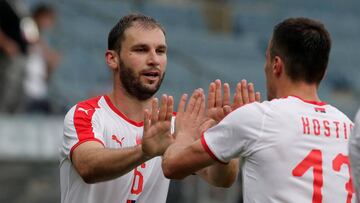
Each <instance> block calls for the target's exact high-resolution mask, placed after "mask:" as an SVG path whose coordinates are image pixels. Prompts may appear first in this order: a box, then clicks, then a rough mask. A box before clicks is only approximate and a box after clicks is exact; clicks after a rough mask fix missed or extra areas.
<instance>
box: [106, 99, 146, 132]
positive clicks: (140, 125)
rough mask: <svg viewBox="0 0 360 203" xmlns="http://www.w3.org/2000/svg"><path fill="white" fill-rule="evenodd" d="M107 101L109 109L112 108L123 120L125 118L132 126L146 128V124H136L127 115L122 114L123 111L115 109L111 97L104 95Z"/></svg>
mask: <svg viewBox="0 0 360 203" xmlns="http://www.w3.org/2000/svg"><path fill="white" fill-rule="evenodd" d="M104 98H105V101H106V103H107V104H108V105H109V107H110V108H111V110H113V111H114V112H115V113H116V114H117V115H119V116H120V117H121V118H123V119H124V120H126V121H127V122H129V123H130V124H132V125H134V126H136V127H143V126H144V122H143V121H141V122H136V121H134V120H131V119H130V118H128V117H127V116H126V115H125V114H123V113H121V111H120V110H119V109H117V108H116V107H115V105H114V104H113V103H112V102H111V100H110V97H109V96H107V95H104Z"/></svg>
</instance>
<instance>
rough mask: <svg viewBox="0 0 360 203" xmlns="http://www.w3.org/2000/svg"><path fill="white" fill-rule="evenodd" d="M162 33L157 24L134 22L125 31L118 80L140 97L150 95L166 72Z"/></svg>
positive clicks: (153, 92)
mask: <svg viewBox="0 0 360 203" xmlns="http://www.w3.org/2000/svg"><path fill="white" fill-rule="evenodd" d="M166 51H167V48H166V40H165V35H164V33H163V32H162V30H161V29H159V28H144V27H140V26H138V25H134V26H132V27H130V28H128V29H127V30H126V31H125V40H124V41H123V42H122V45H121V51H120V61H119V68H120V71H119V72H120V76H119V77H120V81H121V84H122V86H123V87H124V88H125V90H126V91H127V92H128V93H129V94H130V95H132V96H134V97H136V98H137V99H139V100H142V101H143V100H147V99H149V98H151V97H152V96H153V95H154V94H155V93H156V92H157V91H158V89H159V88H160V85H161V82H162V80H163V78H164V75H165V70H166V63H167V55H166Z"/></svg>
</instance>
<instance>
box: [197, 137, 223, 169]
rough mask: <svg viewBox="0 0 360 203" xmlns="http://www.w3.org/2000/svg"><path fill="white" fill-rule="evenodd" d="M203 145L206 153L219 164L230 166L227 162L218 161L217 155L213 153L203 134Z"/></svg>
mask: <svg viewBox="0 0 360 203" xmlns="http://www.w3.org/2000/svg"><path fill="white" fill-rule="evenodd" d="M201 145H202V146H203V147H204V149H205V151H206V152H207V153H208V154H209V156H210V157H211V158H212V159H214V160H215V161H217V162H220V163H221V164H228V163H226V162H223V161H221V160H220V159H218V158H217V157H216V156H215V154H214V153H213V152H212V151H211V149H210V148H209V146H208V145H207V143H206V140H205V138H204V134H202V136H201Z"/></svg>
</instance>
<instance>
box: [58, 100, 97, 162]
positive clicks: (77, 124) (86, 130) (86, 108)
mask: <svg viewBox="0 0 360 203" xmlns="http://www.w3.org/2000/svg"><path fill="white" fill-rule="evenodd" d="M87 141H97V142H100V143H101V144H102V145H104V138H103V135H102V133H101V123H100V120H99V119H98V115H97V111H96V108H94V107H93V106H91V105H90V104H86V103H79V104H78V105H76V106H74V107H73V108H71V109H70V111H69V112H68V113H67V114H66V116H65V119H64V136H63V144H62V149H61V150H62V154H63V156H64V157H63V158H65V157H68V158H70V159H71V155H72V152H73V151H74V150H75V149H76V147H77V146H79V145H80V144H82V143H84V142H87Z"/></svg>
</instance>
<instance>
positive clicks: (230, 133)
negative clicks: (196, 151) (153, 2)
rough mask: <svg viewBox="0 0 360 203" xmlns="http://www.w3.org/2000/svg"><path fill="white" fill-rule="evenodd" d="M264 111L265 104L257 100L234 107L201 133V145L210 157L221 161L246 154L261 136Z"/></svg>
mask: <svg viewBox="0 0 360 203" xmlns="http://www.w3.org/2000/svg"><path fill="white" fill-rule="evenodd" d="M265 111H266V107H265V104H262V103H258V102H255V103H251V104H248V105H245V106H243V107H240V108H238V109H236V110H235V111H233V112H231V113H230V114H229V115H227V116H226V117H225V118H224V119H223V120H222V121H221V122H220V123H219V124H218V125H216V126H214V127H212V128H210V129H209V130H207V131H206V132H205V133H204V134H203V136H202V138H201V139H202V140H201V142H202V145H203V147H204V148H205V150H206V151H207V152H208V153H209V155H210V156H211V157H213V158H214V159H215V160H217V161H220V162H223V163H226V162H229V161H230V160H231V159H232V158H235V157H239V156H241V157H246V156H248V155H249V154H251V153H252V152H253V150H254V148H255V144H256V142H257V140H258V139H259V138H260V136H261V133H262V123H263V119H264V116H265Z"/></svg>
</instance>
